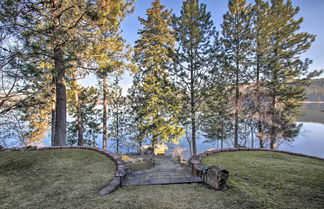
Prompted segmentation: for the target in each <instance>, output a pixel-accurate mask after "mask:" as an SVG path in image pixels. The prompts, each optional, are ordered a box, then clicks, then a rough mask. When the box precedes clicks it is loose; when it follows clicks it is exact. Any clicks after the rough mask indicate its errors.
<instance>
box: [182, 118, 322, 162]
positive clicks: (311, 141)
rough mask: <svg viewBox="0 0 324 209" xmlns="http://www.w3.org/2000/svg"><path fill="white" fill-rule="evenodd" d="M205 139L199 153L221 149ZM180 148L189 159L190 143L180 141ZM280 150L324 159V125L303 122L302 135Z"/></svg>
mask: <svg viewBox="0 0 324 209" xmlns="http://www.w3.org/2000/svg"><path fill="white" fill-rule="evenodd" d="M203 141H204V139H203V137H199V139H198V140H197V149H198V153H202V152H204V151H206V150H208V149H217V148H220V143H219V144H218V145H217V144H216V143H215V144H211V143H203ZM180 146H181V147H184V148H185V152H184V157H185V159H188V158H189V155H190V153H189V149H188V147H189V146H188V143H187V142H186V140H181V141H180ZM229 147H233V146H232V145H231V144H226V143H224V148H229ZM278 150H285V151H290V152H297V153H303V154H307V155H313V156H318V157H322V158H324V124H321V123H312V122H303V127H302V129H301V131H300V134H299V135H298V136H297V137H296V138H295V140H294V141H292V142H285V143H284V144H282V145H280V147H279V148H278Z"/></svg>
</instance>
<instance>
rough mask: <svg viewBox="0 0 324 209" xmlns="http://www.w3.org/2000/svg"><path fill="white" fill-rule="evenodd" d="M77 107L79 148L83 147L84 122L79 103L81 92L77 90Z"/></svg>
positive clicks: (75, 95) (75, 93)
mask: <svg viewBox="0 0 324 209" xmlns="http://www.w3.org/2000/svg"><path fill="white" fill-rule="evenodd" d="M74 98H75V105H76V109H77V126H78V146H83V143H84V142H83V122H82V112H81V107H80V103H79V92H78V90H76V91H75V92H74Z"/></svg>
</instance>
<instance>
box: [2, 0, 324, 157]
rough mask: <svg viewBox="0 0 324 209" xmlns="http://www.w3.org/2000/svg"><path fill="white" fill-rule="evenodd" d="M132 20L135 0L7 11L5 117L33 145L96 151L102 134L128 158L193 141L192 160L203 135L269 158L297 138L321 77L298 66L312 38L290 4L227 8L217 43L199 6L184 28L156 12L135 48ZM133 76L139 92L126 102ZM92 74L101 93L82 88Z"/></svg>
mask: <svg viewBox="0 0 324 209" xmlns="http://www.w3.org/2000/svg"><path fill="white" fill-rule="evenodd" d="M132 10H133V1H127V0H123V1H111V0H105V1H102V0H98V1H86V0H84V1H77V3H75V1H60V0H49V1H44V2H34V1H24V0H19V1H11V0H5V1H2V2H1V9H0V27H1V36H0V46H1V48H0V53H1V54H0V64H1V73H2V74H1V76H2V77H1V78H2V80H5V81H6V82H5V83H2V86H3V88H2V89H3V92H2V93H1V95H0V96H1V102H0V115H1V116H2V117H5V115H7V114H18V115H17V117H18V118H19V120H22V121H25V123H24V124H26V125H27V127H25V128H22V130H23V131H22V132H21V133H22V134H21V137H22V138H23V139H24V140H25V141H27V142H37V141H40V140H41V139H42V138H44V136H45V135H46V133H47V132H48V131H49V129H51V136H52V145H65V144H66V143H68V144H70V145H74V144H78V145H80V146H83V145H88V146H97V144H96V139H97V138H98V136H99V134H102V145H103V148H104V149H107V144H108V143H107V142H108V141H110V142H112V143H113V146H114V148H115V150H116V152H120V150H121V148H124V149H126V150H131V149H132V148H134V147H137V148H140V147H141V146H142V144H143V143H146V142H150V143H151V144H152V145H156V144H159V143H168V142H172V143H175V144H177V143H178V142H179V140H180V139H181V138H182V137H183V136H184V135H185V134H186V136H187V138H188V142H189V143H190V148H191V153H192V154H193V155H196V154H197V135H198V134H199V133H202V135H203V136H204V137H205V138H206V142H210V143H214V142H218V141H220V142H221V144H222V146H223V144H224V143H225V142H226V143H230V144H232V145H233V146H234V147H240V146H256V144H257V145H258V146H260V147H269V148H271V149H275V148H276V147H277V146H278V145H279V144H280V143H281V142H282V141H285V140H293V139H294V137H295V136H296V135H297V134H298V133H299V129H300V128H301V126H300V125H297V124H296V118H297V116H298V115H299V114H300V106H301V103H302V101H303V100H304V99H305V87H306V86H308V85H309V84H310V82H311V79H312V78H314V77H316V76H318V75H319V74H320V73H321V71H314V72H309V71H308V67H309V65H310V64H311V63H312V61H311V60H309V59H305V60H302V59H301V57H300V56H301V54H303V53H304V52H306V51H307V50H308V49H309V48H310V47H311V45H312V43H313V42H314V41H315V35H312V34H309V33H306V32H300V31H299V29H300V27H301V23H302V22H303V18H297V17H296V15H297V14H298V12H299V8H298V7H294V6H293V5H292V3H291V1H290V0H271V1H263V0H255V2H254V3H253V4H247V3H246V1H245V0H230V1H229V3H228V11H227V12H226V14H225V15H224V16H223V23H222V25H221V28H220V31H217V28H216V27H215V26H214V23H213V21H212V19H211V13H210V12H209V11H208V9H207V6H206V4H201V3H199V1H198V0H185V1H183V5H182V9H181V11H180V15H178V16H177V15H174V14H172V12H171V11H170V10H168V9H166V8H165V6H164V5H162V4H161V2H160V0H154V1H153V3H152V7H151V8H149V9H147V13H146V16H147V17H146V18H143V17H140V18H139V21H140V23H141V25H142V28H141V29H140V30H139V31H138V34H139V39H138V40H137V41H136V42H135V46H134V47H133V48H132V47H130V46H128V45H127V44H126V43H125V40H124V39H123V38H122V37H121V35H120V24H121V22H122V20H123V19H124V18H125V16H126V15H127V14H128V13H130V12H132ZM9 17H10V18H9ZM126 70H128V71H130V72H131V73H132V74H133V75H134V81H133V86H132V88H130V89H129V91H128V95H127V96H124V95H123V94H122V89H121V88H120V86H119V79H120V76H121V75H122V73H123V72H124V71H126ZM89 74H93V75H96V76H97V79H98V85H97V87H83V86H81V85H80V84H79V80H80V79H82V78H85V77H86V76H87V75H89ZM98 101H100V104H99V105H98ZM17 110H19V111H18V113H17ZM13 111H15V113H13ZM67 113H68V115H69V120H68V122H67ZM66 131H67V133H66ZM189 131H190V133H189ZM0 133H1V132H0ZM189 136H190V137H189ZM0 137H2V135H1V136H0ZM250 138H251V140H250ZM254 138H256V139H257V141H258V143H256V144H254V143H255V142H254ZM248 141H250V142H251V143H250V144H248ZM0 143H1V141H0Z"/></svg>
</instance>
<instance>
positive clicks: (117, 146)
mask: <svg viewBox="0 0 324 209" xmlns="http://www.w3.org/2000/svg"><path fill="white" fill-rule="evenodd" d="M116 137H117V138H116V139H117V141H116V142H117V144H116V153H117V154H118V153H119V111H118V108H117V115H116Z"/></svg>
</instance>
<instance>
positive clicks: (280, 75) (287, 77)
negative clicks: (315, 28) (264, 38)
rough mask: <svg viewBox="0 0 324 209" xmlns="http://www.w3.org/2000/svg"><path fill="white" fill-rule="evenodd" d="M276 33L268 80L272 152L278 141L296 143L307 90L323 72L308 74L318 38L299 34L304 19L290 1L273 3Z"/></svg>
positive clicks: (273, 28)
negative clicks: (304, 55)
mask: <svg viewBox="0 0 324 209" xmlns="http://www.w3.org/2000/svg"><path fill="white" fill-rule="evenodd" d="M270 12H271V21H272V28H271V30H272V33H271V36H270V37H269V40H270V43H271V46H270V50H271V52H270V54H269V62H268V68H267V72H266V73H265V76H266V87H265V88H266V89H267V90H266V91H267V98H269V99H268V102H269V105H270V108H269V111H268V116H269V119H270V121H269V123H268V127H267V130H268V137H269V139H270V148H271V149H274V148H276V143H277V142H278V141H277V140H278V139H282V138H283V139H286V140H291V139H293V138H294V137H295V136H296V135H297V134H298V132H299V129H300V126H298V125H296V123H295V122H296V116H297V115H298V114H300V105H301V103H302V101H303V100H304V99H305V92H304V91H305V86H306V85H308V84H309V80H310V78H313V77H314V76H317V75H319V73H320V72H318V71H315V72H312V73H309V72H308V66H309V65H310V64H311V61H310V60H309V59H306V60H305V61H303V60H301V57H300V55H301V54H302V53H304V52H306V51H307V50H308V49H309V48H310V47H311V44H312V43H313V42H314V40H315V35H312V34H309V33H306V32H299V29H300V25H301V24H302V22H303V18H296V15H297V14H298V12H299V7H294V6H293V5H292V2H291V1H290V0H287V1H284V0H272V1H271V11H270Z"/></svg>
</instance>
